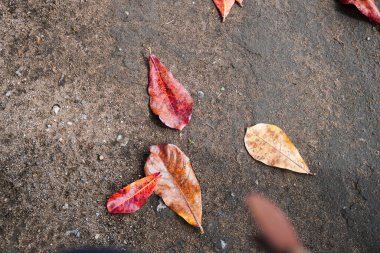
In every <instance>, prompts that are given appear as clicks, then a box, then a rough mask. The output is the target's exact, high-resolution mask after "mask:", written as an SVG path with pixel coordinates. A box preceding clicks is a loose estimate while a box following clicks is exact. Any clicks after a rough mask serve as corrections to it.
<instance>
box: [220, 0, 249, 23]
mask: <svg viewBox="0 0 380 253" xmlns="http://www.w3.org/2000/svg"><path fill="white" fill-rule="evenodd" d="M213 1H214V4H215V6H216V8H218V10H219V12H220V15H222V18H223V22H224V21H225V19H226V17H227V15H228V14H229V13H230V11H231V8H232V6H233V5H234V3H235V2H237V3H238V4H239V5H240V6H243V0H213Z"/></svg>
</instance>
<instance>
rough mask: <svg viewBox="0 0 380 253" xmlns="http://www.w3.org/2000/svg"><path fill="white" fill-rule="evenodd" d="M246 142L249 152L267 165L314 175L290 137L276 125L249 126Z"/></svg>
mask: <svg viewBox="0 0 380 253" xmlns="http://www.w3.org/2000/svg"><path fill="white" fill-rule="evenodd" d="M244 142H245V147H246V148H247V150H248V152H249V154H250V155H251V156H252V157H253V158H254V159H256V160H258V161H260V162H263V163H265V164H266V165H269V166H274V167H278V168H282V169H288V170H291V171H294V172H298V173H305V174H311V175H313V173H311V172H310V170H309V168H308V166H307V164H306V163H305V161H304V160H303V159H302V157H301V155H300V153H299V152H298V150H297V148H296V147H295V146H294V144H293V143H292V142H291V140H290V139H289V137H288V136H287V135H286V134H285V132H284V131H282V130H281V129H280V128H279V127H277V126H275V125H270V124H263V123H260V124H257V125H254V126H252V127H249V128H248V129H247V133H246V134H245V137H244Z"/></svg>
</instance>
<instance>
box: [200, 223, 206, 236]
mask: <svg viewBox="0 0 380 253" xmlns="http://www.w3.org/2000/svg"><path fill="white" fill-rule="evenodd" d="M199 229H200V232H201V235H203V234H204V233H205V231H204V230H203V227H202V225H199Z"/></svg>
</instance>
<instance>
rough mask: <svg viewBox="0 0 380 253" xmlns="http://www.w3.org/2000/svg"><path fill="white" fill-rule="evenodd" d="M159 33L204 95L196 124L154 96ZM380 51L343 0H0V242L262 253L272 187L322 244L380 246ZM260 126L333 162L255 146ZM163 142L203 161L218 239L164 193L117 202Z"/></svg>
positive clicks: (176, 67)
mask: <svg viewBox="0 0 380 253" xmlns="http://www.w3.org/2000/svg"><path fill="white" fill-rule="evenodd" d="M148 47H152V49H153V52H154V53H155V54H156V55H157V56H158V57H159V58H160V60H161V61H162V62H163V63H164V64H165V65H166V66H167V67H168V68H169V69H170V70H171V71H172V72H173V74H174V76H175V77H176V78H177V79H178V80H180V81H181V82H182V83H183V84H184V85H185V86H186V88H187V89H188V90H189V92H190V93H191V94H192V96H193V98H194V100H195V104H194V111H193V116H192V120H191V121H190V124H189V125H188V126H187V127H185V129H184V130H183V131H182V132H178V131H175V130H171V129H168V128H166V127H164V126H163V124H161V123H160V122H159V120H158V119H157V117H155V116H154V115H152V113H151V112H150V110H149V106H148V105H149V97H148V94H147V84H148V64H147V55H148V51H147V48H148ZM379 56H380V33H379V28H378V27H376V26H375V25H374V24H372V23H371V22H370V21H368V19H367V18H365V17H363V16H362V15H360V14H359V12H358V11H357V10H356V9H355V8H353V7H350V6H340V5H339V4H338V2H336V1H331V0H320V1H303V0H292V1H290V0H286V1H277V0H267V1H264V0H255V1H253V0H252V1H250V0H247V1H245V5H244V7H243V8H240V7H238V6H237V5H236V6H234V8H233V9H232V11H231V13H230V15H229V16H228V17H227V19H226V22H225V23H221V22H220V16H219V15H218V13H217V11H216V9H215V6H214V4H213V2H212V1H211V0H208V1H200V0H192V1H184V0H167V1H161V0H139V1H131V0H97V1H95V0H94V1H85V0H84V1H83V0H81V1H79V0H72V1H62V0H29V1H21V0H2V1H0V119H1V120H0V191H1V195H0V203H1V204H0V215H1V216H0V251H1V252H9V253H10V252H12V253H17V252H56V251H57V250H60V249H63V248H67V247H73V246H81V245H112V246H117V247H121V248H129V249H133V250H141V251H144V252H262V251H261V250H259V249H258V248H257V246H258V243H257V241H255V239H254V235H256V234H257V232H258V230H257V227H256V226H255V225H254V224H253V223H252V221H251V220H250V216H249V214H248V211H247V209H246V207H245V205H244V197H245V196H246V195H247V194H248V193H250V192H252V191H256V192H261V193H263V194H265V195H266V196H268V197H270V198H271V199H273V200H274V201H275V202H276V203H277V204H278V205H279V206H280V207H281V208H283V209H284V211H285V212H286V213H287V214H288V215H289V217H290V219H291V221H292V222H293V224H294V226H295V227H296V229H297V231H298V232H299V234H300V237H301V240H302V241H303V243H304V245H305V246H306V247H307V248H308V249H309V250H310V251H311V252H380V214H379V210H380V201H379V196H380V192H379V191H380V189H379V188H380V187H379V185H380V182H379V180H380V166H379V165H380V137H379V132H380V131H379V129H380V123H379V113H380V105H379V103H380V88H379V84H380V57H379ZM260 122H263V123H272V124H276V125H278V126H280V127H281V128H282V129H283V130H284V131H285V132H286V133H287V134H288V135H289V136H290V138H291V139H292V140H293V142H294V143H295V145H296V146H297V147H298V149H299V150H300V153H301V154H302V156H303V157H304V158H305V160H306V162H307V163H308V164H309V166H310V168H311V170H312V171H313V172H315V173H316V174H317V175H316V176H307V175H300V174H296V173H292V172H288V171H284V170H280V169H273V168H270V167H268V166H265V165H264V164H261V163H259V162H257V161H255V160H253V159H252V158H251V157H250V156H249V155H248V153H247V152H246V150H245V147H244V142H243V138H244V133H245V129H246V127H248V126H252V125H254V124H256V123H260ZM157 143H173V144H176V145H178V146H179V147H180V148H181V149H182V150H183V151H184V152H185V153H186V154H187V155H188V156H189V158H190V159H191V161H192V163H193V167H194V170H195V172H196V175H197V177H198V180H199V182H200V184H201V188H202V200H203V209H204V216H203V225H204V229H205V232H206V233H205V234H204V235H200V234H199V231H198V230H197V229H196V228H193V227H191V226H189V225H188V224H186V223H185V222H184V221H183V220H182V219H181V218H179V217H178V216H177V215H176V214H174V213H173V212H172V211H170V209H168V208H165V206H164V205H163V204H162V202H160V200H159V198H158V197H157V196H152V197H151V198H150V199H149V200H148V201H147V203H146V204H145V205H144V206H143V208H142V209H141V210H140V211H139V212H137V213H135V214H131V215H109V214H108V213H107V210H106V207H105V202H106V200H107V198H108V197H109V196H110V195H111V194H112V193H114V192H115V191H117V190H119V189H120V188H122V187H123V186H125V185H127V184H128V183H131V182H133V181H135V180H137V179H139V178H141V177H143V166H144V163H145V160H146V158H147V155H148V151H149V147H150V146H151V145H154V144H157Z"/></svg>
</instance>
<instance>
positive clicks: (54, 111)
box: [51, 105, 61, 115]
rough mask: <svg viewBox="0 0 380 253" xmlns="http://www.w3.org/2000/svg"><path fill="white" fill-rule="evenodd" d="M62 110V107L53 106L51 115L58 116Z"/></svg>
mask: <svg viewBox="0 0 380 253" xmlns="http://www.w3.org/2000/svg"><path fill="white" fill-rule="evenodd" d="M60 110H61V107H60V106H59V105H53V107H52V108H51V113H52V114H55V115H57V114H58V113H59V111H60Z"/></svg>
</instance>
